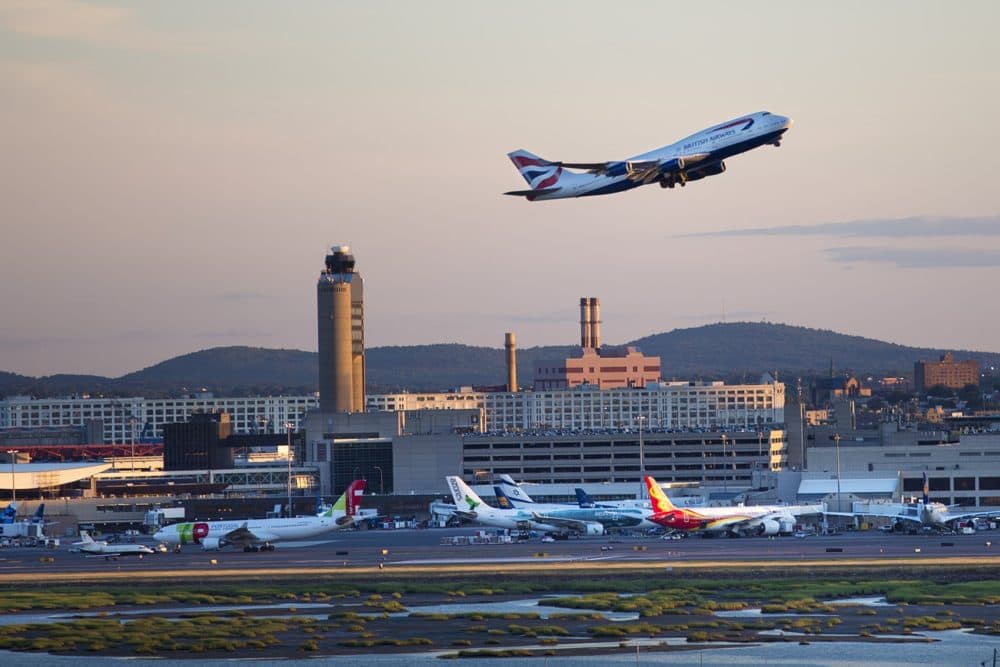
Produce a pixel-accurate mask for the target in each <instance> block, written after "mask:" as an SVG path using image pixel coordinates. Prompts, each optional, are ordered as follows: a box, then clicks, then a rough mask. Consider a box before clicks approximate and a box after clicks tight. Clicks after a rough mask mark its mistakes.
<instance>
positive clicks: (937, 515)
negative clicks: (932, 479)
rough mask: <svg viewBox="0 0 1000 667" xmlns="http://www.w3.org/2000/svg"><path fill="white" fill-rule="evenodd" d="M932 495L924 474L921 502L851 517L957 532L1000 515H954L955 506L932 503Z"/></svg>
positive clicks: (875, 508) (873, 509)
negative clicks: (975, 521) (965, 525)
mask: <svg viewBox="0 0 1000 667" xmlns="http://www.w3.org/2000/svg"><path fill="white" fill-rule="evenodd" d="M929 494H930V483H929V481H928V479H927V473H926V472H925V473H924V485H923V493H922V495H921V498H920V502H918V503H915V504H885V505H880V506H876V505H869V507H868V511H867V512H855V513H852V514H851V516H856V517H871V516H875V517H882V518H889V519H892V520H893V523H897V524H902V525H906V524H907V523H909V524H915V525H918V526H931V527H933V528H938V529H941V530H955V529H956V528H957V527H958V526H957V524H959V523H962V522H967V521H969V520H970V519H975V518H977V517H982V518H988V517H996V516H998V515H1000V512H998V511H997V510H993V511H985V512H984V511H981V510H980V511H975V512H959V513H952V510H953V509H955V508H954V506H952V507H949V506H948V505H945V504H944V503H939V502H931V501H930V499H929V498H928V495H929Z"/></svg>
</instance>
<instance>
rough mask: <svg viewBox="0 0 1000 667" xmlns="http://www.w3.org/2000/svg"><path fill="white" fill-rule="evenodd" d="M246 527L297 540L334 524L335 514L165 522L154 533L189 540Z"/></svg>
mask: <svg viewBox="0 0 1000 667" xmlns="http://www.w3.org/2000/svg"><path fill="white" fill-rule="evenodd" d="M244 527H246V528H247V530H249V531H250V532H252V533H253V534H254V535H257V536H258V537H259V538H260V539H261V540H262V541H268V542H275V541H278V540H289V539H291V540H301V539H307V538H310V537H315V536H316V535H321V534H323V533H325V532H327V531H330V530H334V529H335V528H338V527H339V525H338V522H337V518H336V517H315V516H302V517H294V518H290V519H251V520H248V521H195V522H186V523H175V524H171V525H169V526H165V527H163V528H161V529H160V531H159V532H157V533H156V535H155V536H154V537H156V539H158V540H160V541H161V542H164V543H166V544H192V543H196V542H201V541H202V540H204V539H206V538H208V539H222V538H224V537H225V536H226V535H228V534H230V533H231V532H233V531H235V530H240V529H241V528H244Z"/></svg>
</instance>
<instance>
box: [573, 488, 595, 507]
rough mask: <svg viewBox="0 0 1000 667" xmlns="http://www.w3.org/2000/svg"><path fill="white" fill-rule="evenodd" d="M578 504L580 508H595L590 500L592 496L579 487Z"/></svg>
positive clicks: (577, 492)
mask: <svg viewBox="0 0 1000 667" xmlns="http://www.w3.org/2000/svg"><path fill="white" fill-rule="evenodd" d="M575 490H576V502H577V504H578V505H579V506H580V507H584V508H590V507H594V501H593V500H591V499H590V496H589V495H588V494H587V492H586V491H584V490H583V489H581V488H579V487H577V488H576V489H575Z"/></svg>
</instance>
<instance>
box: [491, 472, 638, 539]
mask: <svg viewBox="0 0 1000 667" xmlns="http://www.w3.org/2000/svg"><path fill="white" fill-rule="evenodd" d="M511 481H512V482H513V480H511ZM493 490H494V492H495V493H496V496H497V505H498V506H499V507H500V509H510V508H514V509H524V510H527V511H529V512H531V516H532V518H533V519H534V520H535V521H538V522H540V523H547V524H551V525H553V526H560V527H562V528H563V529H564V530H567V531H571V532H575V533H582V534H584V535H603V534H604V532H605V531H606V530H607V529H608V528H655V527H656V524H655V523H652V522H651V521H648V520H647V518H646V517H648V516H649V515H650V513H651V512H650V510H649V509H642V508H639V507H629V508H624V507H595V506H593V505H591V506H590V507H582V506H580V505H560V504H557V503H536V502H535V501H534V500H531V499H530V497H529V496H528V495H527V494H524V497H526V498H529V499H528V501H527V502H525V501H524V500H520V501H517V502H516V503H515V502H514V501H513V500H512V499H511V498H510V497H508V495H507V491H506V489H505V488H504V487H503V486H500V485H499V484H498V485H496V486H494V487H493Z"/></svg>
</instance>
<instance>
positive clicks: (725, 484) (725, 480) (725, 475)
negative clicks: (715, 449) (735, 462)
mask: <svg viewBox="0 0 1000 667" xmlns="http://www.w3.org/2000/svg"><path fill="white" fill-rule="evenodd" d="M727 440H729V436H727V435H726V434H725V433H723V434H722V492H723V493H728V491H729V464H728V463H727V462H726V441H727Z"/></svg>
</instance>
